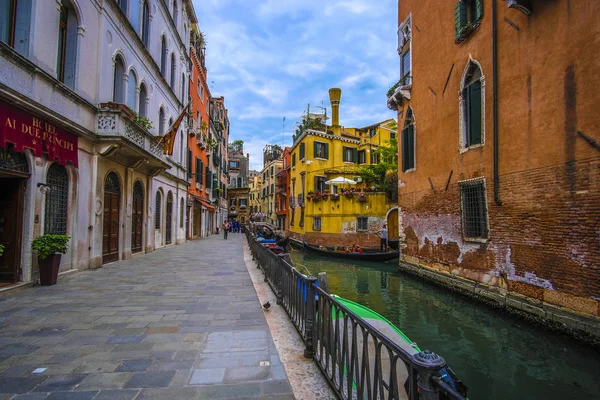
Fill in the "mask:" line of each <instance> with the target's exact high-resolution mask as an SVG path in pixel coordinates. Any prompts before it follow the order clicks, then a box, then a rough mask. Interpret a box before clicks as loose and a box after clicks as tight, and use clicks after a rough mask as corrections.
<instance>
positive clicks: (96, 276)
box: [0, 234, 294, 400]
mask: <svg viewBox="0 0 600 400" xmlns="http://www.w3.org/2000/svg"><path fill="white" fill-rule="evenodd" d="M0 310H1V311H0V400H4V399H14V400H25V399H27V400H38V399H47V400H52V399H66V400H68V399H77V400H86V399H94V400H104V399H111V400H112V399H114V400H121V399H123V400H130V399H136V400H142V399H234V398H235V399H238V398H239V399H242V398H244V399H246V398H261V399H272V400H275V399H280V400H284V399H294V396H293V395H292V393H291V391H292V390H291V387H290V384H289V382H288V379H287V376H286V374H285V370H284V368H283V365H282V364H281V362H280V360H279V356H278V354H277V350H276V349H275V345H274V343H273V339H272V337H271V333H270V332H269V329H268V327H267V323H266V321H265V316H264V314H263V311H262V309H261V306H260V303H259V300H258V298H257V295H256V292H255V290H254V287H253V285H252V281H251V280H250V277H249V275H248V271H247V270H246V267H245V265H244V261H243V254H242V234H229V239H228V240H226V241H225V240H223V238H222V236H221V235H215V236H210V237H208V238H206V239H203V240H199V241H193V242H188V243H185V244H182V245H179V246H172V247H169V248H166V249H159V250H157V251H155V252H153V253H150V254H147V255H143V256H140V257H136V258H134V259H131V260H127V261H120V262H116V263H113V264H110V265H107V266H105V267H103V268H101V269H98V270H92V271H84V272H81V273H77V274H73V275H70V276H64V277H59V282H58V284H57V285H56V286H52V287H35V288H30V289H25V290H23V291H21V292H17V293H14V294H10V295H7V296H2V297H0ZM37 368H44V370H43V372H41V373H34V370H36V369H37Z"/></svg>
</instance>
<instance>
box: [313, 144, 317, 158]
mask: <svg viewBox="0 0 600 400" xmlns="http://www.w3.org/2000/svg"><path fill="white" fill-rule="evenodd" d="M317 145H318V143H317V142H314V143H313V149H314V158H317Z"/></svg>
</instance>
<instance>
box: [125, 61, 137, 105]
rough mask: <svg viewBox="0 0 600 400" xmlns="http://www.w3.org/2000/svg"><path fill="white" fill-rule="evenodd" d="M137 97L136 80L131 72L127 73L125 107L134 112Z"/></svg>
mask: <svg viewBox="0 0 600 400" xmlns="http://www.w3.org/2000/svg"><path fill="white" fill-rule="evenodd" d="M136 97H137V78H136V76H135V72H133V70H131V71H129V81H128V82H127V105H128V106H129V107H131V109H132V110H135V109H136V108H135V100H136Z"/></svg>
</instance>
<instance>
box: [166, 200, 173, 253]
mask: <svg viewBox="0 0 600 400" xmlns="http://www.w3.org/2000/svg"><path fill="white" fill-rule="evenodd" d="M165 225H166V229H165V231H166V232H165V233H166V236H167V237H166V241H165V243H166V244H171V243H172V242H173V193H171V192H169V193H168V194H167V221H166V224H165Z"/></svg>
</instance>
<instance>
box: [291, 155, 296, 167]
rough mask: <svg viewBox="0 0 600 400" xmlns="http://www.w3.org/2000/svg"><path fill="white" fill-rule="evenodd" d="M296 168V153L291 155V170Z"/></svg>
mask: <svg viewBox="0 0 600 400" xmlns="http://www.w3.org/2000/svg"><path fill="white" fill-rule="evenodd" d="M295 166H296V153H294V154H292V168H294V167H295Z"/></svg>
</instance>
